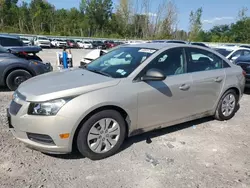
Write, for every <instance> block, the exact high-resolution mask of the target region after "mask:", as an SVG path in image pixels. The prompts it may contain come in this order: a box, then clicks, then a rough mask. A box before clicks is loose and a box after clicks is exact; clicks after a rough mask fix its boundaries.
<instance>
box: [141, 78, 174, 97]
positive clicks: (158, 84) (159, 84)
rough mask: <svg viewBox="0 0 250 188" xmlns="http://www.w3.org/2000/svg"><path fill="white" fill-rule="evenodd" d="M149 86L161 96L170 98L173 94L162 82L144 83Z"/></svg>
mask: <svg viewBox="0 0 250 188" xmlns="http://www.w3.org/2000/svg"><path fill="white" fill-rule="evenodd" d="M146 83H147V84H148V85H149V86H151V87H153V88H154V89H156V90H158V91H159V92H161V93H162V94H163V95H166V96H168V97H172V96H173V94H172V92H171V90H170V88H169V87H168V86H167V85H166V84H165V83H164V82H163V81H158V82H156V81H148V82H146Z"/></svg>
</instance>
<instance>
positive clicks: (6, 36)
mask: <svg viewBox="0 0 250 188" xmlns="http://www.w3.org/2000/svg"><path fill="white" fill-rule="evenodd" d="M0 37H4V38H12V39H19V36H15V35H5V34H0Z"/></svg>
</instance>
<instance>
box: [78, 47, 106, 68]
mask: <svg viewBox="0 0 250 188" xmlns="http://www.w3.org/2000/svg"><path fill="white" fill-rule="evenodd" d="M107 52H108V51H107V50H102V49H94V50H92V51H91V52H89V53H87V54H86V55H85V57H84V58H82V59H81V62H80V65H81V66H85V65H87V64H89V63H91V62H92V61H93V60H95V59H97V58H98V57H100V56H102V55H104V54H105V53H107Z"/></svg>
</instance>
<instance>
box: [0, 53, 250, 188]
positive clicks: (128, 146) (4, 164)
mask: <svg viewBox="0 0 250 188" xmlns="http://www.w3.org/2000/svg"><path fill="white" fill-rule="evenodd" d="M55 51H56V50H51V51H49V50H46V51H44V52H42V53H41V57H42V58H43V59H45V58H47V60H50V61H51V62H52V61H53V55H54V56H55V53H54V52H55ZM46 53H47V55H46ZM82 53H83V54H84V53H86V51H84V50H75V51H73V55H74V58H76V61H77V58H81V57H82ZM74 61H75V59H74ZM11 94H12V92H9V91H5V90H4V89H2V90H1V92H0V187H1V188H2V187H3V188H6V187H15V188H19V187H20V188H23V187H27V188H28V187H29V188H33V187H35V188H37V187H39V188H42V187H49V188H50V187H52V188H53V187H56V188H57V187H58V188H63V187H66V188H68V187H84V188H87V187H93V188H95V187H97V188H99V187H101V188H106V187H107V188H113V187H114V188H118V187H124V188H127V187H128V188H130V187H131V188H134V187H138V188H142V187H143V188H161V187H171V188H187V187H191V188H193V187H194V188H204V187H205V188H206V187H209V188H210V187H211V188H215V187H217V188H226V187H232V188H241V187H246V188H249V187H250V149H249V148H250V136H249V135H250V134H249V133H250V126H249V125H248V122H249V120H250V117H249V111H248V110H249V108H250V95H249V94H250V92H247V93H246V94H245V95H244V96H243V98H242V100H241V107H240V109H239V111H238V112H237V114H236V115H235V117H234V118H233V119H231V120H229V121H224V122H219V121H216V120H213V119H212V118H203V119H200V120H196V121H192V122H189V123H184V124H180V125H176V126H173V127H168V128H165V129H161V130H158V131H154V132H150V133H146V134H143V135H139V136H135V137H132V138H129V139H128V140H126V142H125V144H124V146H123V148H122V150H121V151H120V152H119V153H118V154H116V155H114V156H112V157H110V158H107V159H104V160H100V161H91V160H89V159H87V158H83V157H81V156H79V155H77V154H70V155H46V154H42V153H40V152H37V151H33V150H30V149H28V148H26V147H25V146H24V144H22V143H20V142H19V141H18V140H16V139H14V138H13V136H12V134H11V132H10V131H9V130H8V128H7V123H6V121H7V119H6V108H7V106H8V104H9V102H10V100H11Z"/></svg>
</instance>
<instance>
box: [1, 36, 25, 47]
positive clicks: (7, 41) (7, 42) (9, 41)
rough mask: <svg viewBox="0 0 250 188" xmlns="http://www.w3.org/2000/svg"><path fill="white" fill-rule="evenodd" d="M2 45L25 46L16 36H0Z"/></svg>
mask: <svg viewBox="0 0 250 188" xmlns="http://www.w3.org/2000/svg"><path fill="white" fill-rule="evenodd" d="M0 45H2V46H23V44H22V42H21V41H20V40H18V39H14V38H5V37H0Z"/></svg>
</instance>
